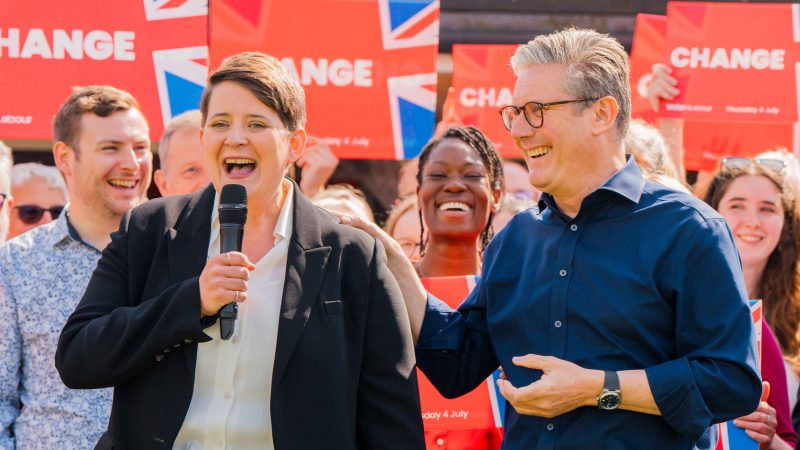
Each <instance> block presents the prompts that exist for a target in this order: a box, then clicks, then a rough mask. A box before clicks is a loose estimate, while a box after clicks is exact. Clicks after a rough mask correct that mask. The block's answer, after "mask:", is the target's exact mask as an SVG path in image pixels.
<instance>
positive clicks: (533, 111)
mask: <svg viewBox="0 0 800 450" xmlns="http://www.w3.org/2000/svg"><path fill="white" fill-rule="evenodd" d="M597 100H599V99H596V98H584V99H580V100H561V101H558V102H550V103H539V102H528V103H525V104H524V105H522V106H521V107H519V106H514V105H508V106H504V107H503V108H501V109H500V117H502V118H503V125H505V126H506V130H508V131H511V125H513V124H514V119H516V118H517V117H518V116H519V114H520V112H522V115H524V116H525V120H526V121H527V122H528V124H529V125H530V126H532V127H533V128H541V127H542V125H544V110H545V109H550V108H551V107H553V106H556V105H566V104H567V103H580V102H595V101H597Z"/></svg>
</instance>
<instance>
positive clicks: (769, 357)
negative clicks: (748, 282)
mask: <svg viewBox="0 0 800 450" xmlns="http://www.w3.org/2000/svg"><path fill="white" fill-rule="evenodd" d="M761 323H762V325H761V331H762V334H761V358H762V361H761V379H763V380H764V381H769V388H770V389H769V398H767V403H769V404H770V406H772V407H773V408H775V411H776V412H777V415H778V427H777V434H778V436H780V437H781V438H783V440H784V441H786V443H787V444H789V445H791V446H792V448H794V447H795V445H796V444H797V433H796V432H795V430H794V428H793V427H792V415H791V411H789V393H788V391H787V388H786V370H785V369H784V366H783V355H782V354H781V348H780V346H778V341H777V340H776V339H775V335H774V334H772V330H771V329H770V327H769V325H767V321H766V320H763V321H762V322H761Z"/></svg>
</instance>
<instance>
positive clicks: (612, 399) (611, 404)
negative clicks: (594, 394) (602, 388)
mask: <svg viewBox="0 0 800 450" xmlns="http://www.w3.org/2000/svg"><path fill="white" fill-rule="evenodd" d="M621 400H622V399H621V398H620V395H619V392H618V391H609V392H603V394H602V395H600V398H598V399H597V406H598V407H599V408H600V409H617V407H618V406H619V404H620V401H621Z"/></svg>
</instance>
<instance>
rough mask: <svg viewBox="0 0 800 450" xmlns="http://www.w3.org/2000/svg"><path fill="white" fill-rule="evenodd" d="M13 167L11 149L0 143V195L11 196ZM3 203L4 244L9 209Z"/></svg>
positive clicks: (1, 229) (0, 228)
mask: <svg viewBox="0 0 800 450" xmlns="http://www.w3.org/2000/svg"><path fill="white" fill-rule="evenodd" d="M12 165H14V158H13V156H12V155H11V147H9V146H7V145H6V144H5V143H4V142H3V141H0V193H2V194H6V195H11V166H12ZM6 205H7V204H6V203H5V202H4V203H3V208H2V209H0V242H5V240H6V235H7V234H8V224H9V221H10V219H9V213H10V211H9V209H8V206H6Z"/></svg>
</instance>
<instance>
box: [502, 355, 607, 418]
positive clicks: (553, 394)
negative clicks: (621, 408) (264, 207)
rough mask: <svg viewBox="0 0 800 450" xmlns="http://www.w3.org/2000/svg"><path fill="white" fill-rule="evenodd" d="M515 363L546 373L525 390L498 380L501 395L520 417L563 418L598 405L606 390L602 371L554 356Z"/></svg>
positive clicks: (519, 359)
mask: <svg viewBox="0 0 800 450" xmlns="http://www.w3.org/2000/svg"><path fill="white" fill-rule="evenodd" d="M513 362H514V364H515V365H517V366H521V367H527V368H529V369H538V370H541V371H543V372H544V375H542V378H540V379H539V381H535V382H533V383H531V384H530V385H528V386H524V387H521V388H516V387H514V386H513V385H512V384H511V382H510V381H508V380H502V379H501V380H497V385H498V387H499V388H500V393H501V394H502V395H503V397H505V399H506V400H507V401H508V402H509V403H510V404H511V406H513V407H514V409H515V410H516V411H517V412H518V413H519V414H527V415H531V416H540V417H548V418H549V417H555V416H559V415H561V414H564V413H567V412H570V411H572V410H574V409H576V408H578V407H581V406H589V405H595V404H596V403H597V396H598V394H600V392H601V391H602V390H603V380H604V375H603V371H601V370H591V369H584V368H582V367H580V366H578V365H577V364H573V363H571V362H569V361H564V360H562V359H558V358H555V357H553V356H541V355H525V356H517V357H515V358H514V359H513Z"/></svg>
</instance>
